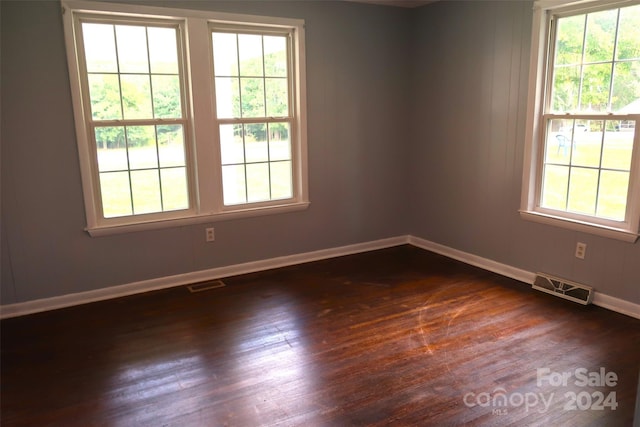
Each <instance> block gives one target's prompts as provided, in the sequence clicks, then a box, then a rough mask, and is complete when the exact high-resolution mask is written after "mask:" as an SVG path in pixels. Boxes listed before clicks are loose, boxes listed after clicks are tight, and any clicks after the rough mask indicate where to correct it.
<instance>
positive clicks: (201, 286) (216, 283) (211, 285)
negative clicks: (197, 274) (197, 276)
mask: <svg viewBox="0 0 640 427" xmlns="http://www.w3.org/2000/svg"><path fill="white" fill-rule="evenodd" d="M225 286H227V285H225V284H224V282H223V281H222V280H210V281H208V282H200V283H194V284H193V285H188V286H187V289H189V292H191V293H192V294H193V293H195V292H202V291H208V290H210V289H218V288H224V287H225Z"/></svg>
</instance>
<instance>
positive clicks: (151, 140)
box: [127, 126, 158, 169]
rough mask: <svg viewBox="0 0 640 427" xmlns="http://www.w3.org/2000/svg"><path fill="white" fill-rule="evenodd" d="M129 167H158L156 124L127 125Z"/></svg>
mask: <svg viewBox="0 0 640 427" xmlns="http://www.w3.org/2000/svg"><path fill="white" fill-rule="evenodd" d="M127 144H128V149H129V168H130V169H148V168H157V167H158V151H157V148H156V135H155V128H154V126H127Z"/></svg>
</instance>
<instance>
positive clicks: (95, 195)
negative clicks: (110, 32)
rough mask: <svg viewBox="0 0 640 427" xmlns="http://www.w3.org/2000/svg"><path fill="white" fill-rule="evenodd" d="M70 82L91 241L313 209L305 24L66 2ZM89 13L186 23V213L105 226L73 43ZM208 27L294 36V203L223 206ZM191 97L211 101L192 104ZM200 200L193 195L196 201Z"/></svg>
mask: <svg viewBox="0 0 640 427" xmlns="http://www.w3.org/2000/svg"><path fill="white" fill-rule="evenodd" d="M61 5H62V11H63V24H64V30H65V31H64V32H65V43H66V46H67V61H68V64H69V79H70V84H71V97H72V102H73V109H74V117H75V129H76V139H77V144H78V153H79V160H80V172H81V177H82V188H83V196H84V204H85V212H86V221H87V226H86V228H85V229H86V231H87V232H88V233H89V234H90V235H91V236H103V235H110V234H118V233H127V232H134V231H142V230H150V229H158V228H167V227H176V226H183V225H190V224H199V223H210V222H216V221H221V220H228V219H235V218H245V217H254V216H261V215H268V214H279V213H285V212H293V211H300V210H304V209H306V208H307V207H308V206H309V203H310V202H309V197H308V170H307V169H308V168H307V119H306V117H307V111H306V104H307V100H306V67H305V64H306V59H305V35H304V20H301V19H291V18H275V17H267V16H255V15H243V14H233V13H221V12H211V11H200V10H190V9H173V8H164V7H153V6H140V5H132V4H121V3H100V2H93V1H84V0H61ZM76 13H90V14H94V15H95V14H105V15H119V16H123V15H125V16H132V17H139V16H143V17H146V18H152V19H166V20H172V21H182V22H183V23H184V26H185V27H186V28H187V31H188V34H187V36H186V37H183V39H184V40H185V43H184V44H185V46H184V49H185V51H186V54H185V57H186V61H187V64H186V69H187V70H188V73H187V74H186V75H185V76H184V80H185V89H186V94H185V98H186V103H187V105H186V106H185V107H186V108H185V109H186V110H187V115H188V117H187V121H188V126H191V127H192V129H188V130H187V134H192V135H193V137H192V138H193V139H194V141H185V144H186V145H187V148H186V150H187V154H188V155H189V156H190V162H191V166H192V170H191V175H192V176H190V177H189V182H190V186H189V187H190V189H189V191H190V198H191V203H190V205H191V207H190V208H189V209H188V210H181V211H174V212H162V213H154V214H147V215H133V216H125V217H119V218H109V219H107V220H105V219H104V218H102V215H101V213H100V212H101V210H100V200H99V199H100V193H99V188H98V185H99V184H98V183H97V182H96V177H95V173H94V171H93V167H92V162H93V161H92V153H91V151H90V147H89V141H88V132H87V123H86V122H85V111H84V106H83V99H82V93H81V82H82V78H81V76H80V74H79V67H78V61H79V60H78V57H77V55H76V49H74V48H71V47H73V46H75V37H74V31H75V29H74V14H76ZM210 22H218V23H225V24H233V25H244V26H247V25H256V26H262V27H264V26H269V27H280V28H286V29H291V30H292V41H293V43H294V48H293V61H292V65H293V67H292V69H291V72H292V80H293V85H294V86H295V87H296V89H297V90H296V91H295V97H294V99H293V104H294V105H292V109H293V111H294V122H295V126H293V129H292V133H294V134H293V137H292V140H294V139H295V140H296V141H297V143H296V144H292V160H293V162H292V165H293V170H292V179H293V193H294V195H293V198H291V199H285V200H274V201H268V202H261V203H247V204H241V205H234V206H224V205H223V201H222V174H221V167H220V151H219V150H220V149H219V147H220V145H219V140H218V132H217V129H216V122H215V119H214V117H215V114H214V112H215V106H214V104H215V93H214V87H213V77H212V76H213V63H212V53H211V42H210V38H211V36H210V28H209V23H210ZM193 93H206V94H208V96H198V97H193V96H191V95H190V94H193ZM194 193H195V194H194Z"/></svg>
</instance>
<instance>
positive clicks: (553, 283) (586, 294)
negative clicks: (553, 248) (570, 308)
mask: <svg viewBox="0 0 640 427" xmlns="http://www.w3.org/2000/svg"><path fill="white" fill-rule="evenodd" d="M532 287H533V289H537V290H539V291H542V292H546V293H548V294H551V295H555V296H557V297H560V298H564V299H568V300H570V301H573V302H577V303H580V304H584V305H587V304H591V300H592V299H593V288H591V287H589V286H586V285H581V284H579V283H575V282H571V281H569V280H565V279H560V278H557V277H553V276H549V275H548V274H543V273H538V274H536V280H535V281H534V282H533V285H532Z"/></svg>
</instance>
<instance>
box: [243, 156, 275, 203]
mask: <svg viewBox="0 0 640 427" xmlns="http://www.w3.org/2000/svg"><path fill="white" fill-rule="evenodd" d="M270 198H271V194H270V191H269V164H268V163H253V164H249V165H247V201H248V202H261V201H264V200H269V199H270Z"/></svg>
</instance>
